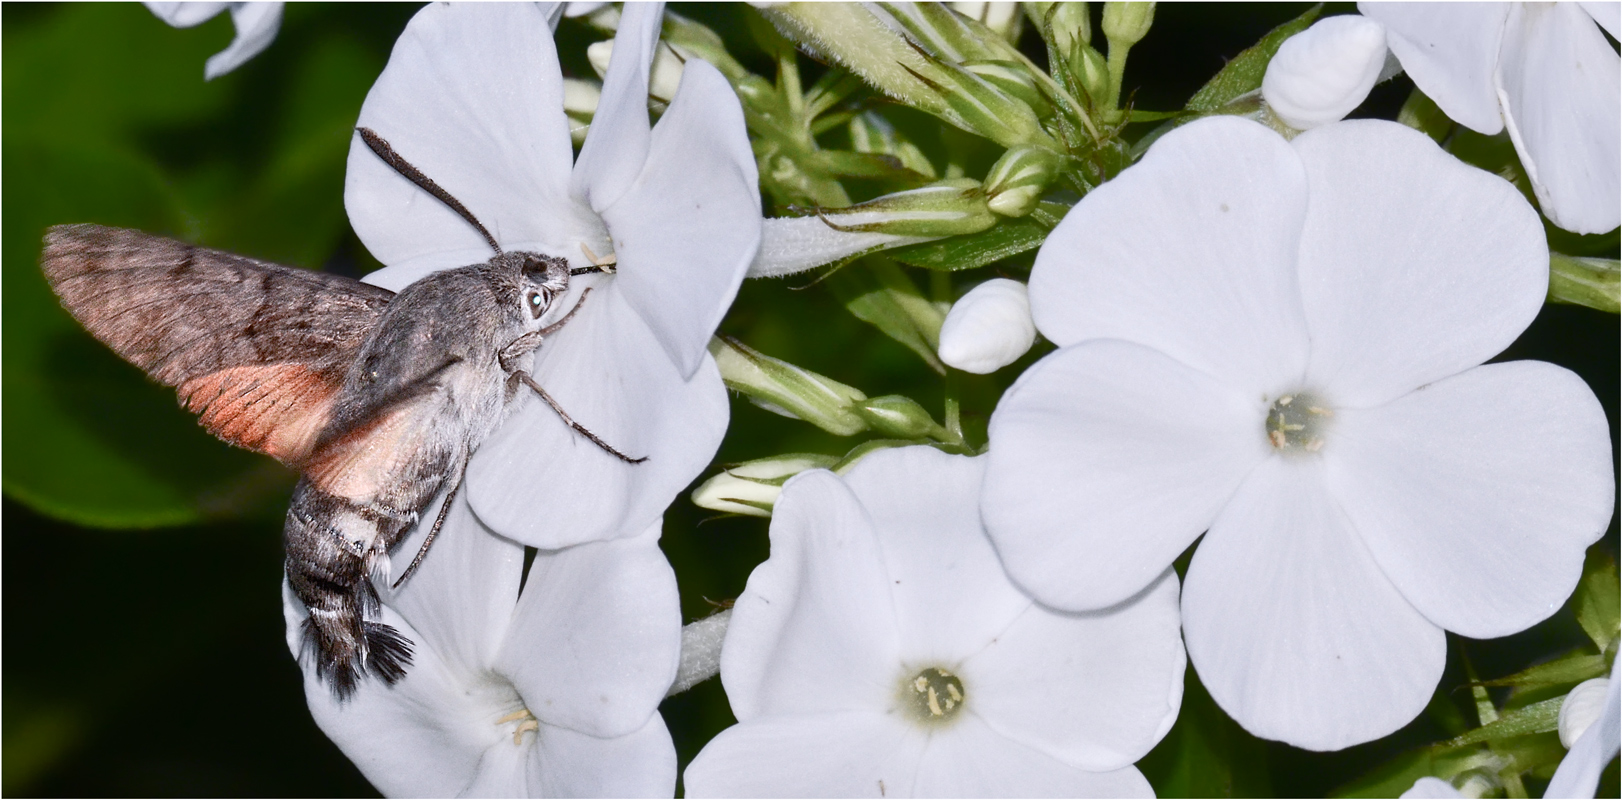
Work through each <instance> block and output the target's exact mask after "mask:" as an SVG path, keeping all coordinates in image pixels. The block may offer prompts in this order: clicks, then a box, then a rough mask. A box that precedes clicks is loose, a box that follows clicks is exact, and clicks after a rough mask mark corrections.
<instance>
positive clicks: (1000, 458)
mask: <svg viewBox="0 0 1622 800" xmlns="http://www.w3.org/2000/svg"><path fill="white" fill-rule="evenodd" d="M1266 410H1267V409H1266V406H1265V403H1264V399H1263V398H1262V396H1261V394H1260V391H1259V390H1258V392H1257V394H1256V395H1254V396H1252V395H1249V394H1248V393H1246V394H1241V393H1240V392H1239V391H1238V390H1235V389H1232V388H1230V387H1228V386H1227V385H1225V384H1222V383H1219V382H1217V381H1216V380H1213V379H1212V378H1210V377H1207V376H1206V375H1204V374H1201V373H1200V372H1198V371H1196V370H1193V369H1190V368H1188V367H1186V366H1184V365H1182V364H1180V363H1178V362H1177V361H1174V360H1172V359H1170V358H1168V357H1166V356H1165V355H1162V354H1161V353H1159V352H1157V351H1155V350H1151V349H1149V348H1147V347H1143V346H1141V345H1136V344H1131V343H1128V342H1121V341H1114V340H1105V341H1095V342H1088V343H1085V344H1079V345H1074V346H1071V347H1066V348H1064V349H1062V350H1060V351H1058V352H1057V353H1054V354H1052V355H1049V356H1048V357H1047V358H1044V359H1042V360H1041V361H1039V362H1037V363H1036V364H1035V365H1034V366H1032V367H1031V368H1030V369H1029V370H1026V372H1025V374H1024V375H1022V376H1020V379H1019V381H1018V382H1017V383H1015V384H1014V386H1013V388H1011V389H1009V390H1008V392H1007V393H1006V394H1004V395H1003V398H1002V400H1001V402H999V403H998V405H997V410H996V413H994V414H993V415H992V417H991V428H990V431H991V450H990V461H989V464H988V467H987V470H986V484H985V490H984V494H983V496H982V497H983V506H982V515H983V517H984V519H985V523H986V530H987V531H988V532H989V533H990V534H991V539H992V541H993V542H994V543H995V544H996V546H997V552H998V554H999V555H1001V556H1002V559H1003V565H1004V566H1005V567H1006V568H1007V569H1008V573H1009V575H1010V576H1011V577H1013V579H1014V581H1015V582H1016V583H1018V584H1019V585H1020V586H1022V587H1023V588H1025V589H1026V590H1027V591H1030V592H1032V593H1033V594H1035V595H1036V596H1037V598H1038V599H1040V600H1042V601H1043V602H1045V603H1048V604H1050V605H1053V606H1056V607H1058V608H1065V609H1073V610H1083V609H1097V608H1104V607H1107V606H1111V605H1114V604H1115V603H1118V602H1120V601H1122V600H1125V599H1126V598H1128V597H1131V596H1132V595H1134V594H1137V593H1138V592H1139V591H1140V590H1142V589H1143V588H1144V587H1145V586H1148V585H1149V584H1150V583H1151V582H1153V581H1154V580H1155V579H1156V578H1158V577H1159V576H1160V573H1161V572H1163V571H1165V569H1166V567H1167V566H1169V565H1170V564H1171V562H1172V561H1173V560H1174V559H1176V558H1177V556H1178V554H1179V553H1181V552H1183V550H1184V549H1186V548H1187V547H1188V545H1189V544H1190V543H1192V542H1193V541H1194V538H1195V537H1197V536H1199V535H1200V532H1201V531H1203V530H1205V528H1206V527H1207V526H1208V525H1210V524H1211V520H1212V519H1214V518H1215V517H1216V515H1217V512H1218V511H1220V510H1221V509H1222V506H1223V505H1224V504H1225V503H1227V502H1228V498H1229V497H1230V496H1231V495H1232V494H1233V491H1234V489H1235V488H1236V487H1237V486H1238V485H1239V482H1240V480H1241V479H1242V478H1243V477H1244V476H1245V473H1247V472H1249V471H1250V469H1251V468H1252V467H1253V466H1255V465H1256V463H1257V462H1259V461H1261V460H1262V459H1263V458H1265V457H1267V456H1268V455H1269V454H1270V453H1271V452H1272V448H1271V447H1270V446H1269V445H1268V443H1267V435H1266V431H1265V425H1264V422H1265V416H1266Z"/></svg>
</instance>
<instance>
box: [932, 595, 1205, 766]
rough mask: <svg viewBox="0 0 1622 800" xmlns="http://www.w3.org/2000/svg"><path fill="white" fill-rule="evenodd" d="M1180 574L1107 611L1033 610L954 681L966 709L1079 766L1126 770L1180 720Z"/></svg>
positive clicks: (1018, 739)
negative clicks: (958, 682) (961, 687)
mask: <svg viewBox="0 0 1622 800" xmlns="http://www.w3.org/2000/svg"><path fill="white" fill-rule="evenodd" d="M1177 595H1178V583H1177V574H1176V573H1175V572H1173V571H1172V570H1170V569H1167V570H1166V572H1165V574H1163V575H1162V576H1161V577H1160V579H1159V580H1158V581H1156V582H1155V583H1154V584H1153V585H1151V586H1150V587H1149V588H1148V589H1146V590H1144V591H1143V592H1142V593H1141V594H1139V595H1138V596H1137V597H1134V598H1133V599H1132V600H1129V601H1127V602H1125V603H1122V604H1120V605H1118V606H1115V607H1113V608H1110V609H1107V610H1104V611H1092V612H1085V613H1066V612H1060V611H1054V610H1052V609H1049V608H1047V607H1045V606H1041V605H1032V606H1030V607H1029V608H1028V609H1027V610H1026V611H1025V613H1024V614H1023V615H1022V616H1020V618H1019V619H1018V620H1016V621H1015V622H1014V624H1013V625H1011V626H1009V627H1008V629H1007V630H1004V631H1002V632H1001V633H1000V634H999V635H998V636H997V638H996V639H995V640H994V641H993V642H991V644H990V645H989V646H987V647H986V648H985V649H984V650H982V651H981V652H979V653H977V654H975V655H974V656H973V657H972V658H970V659H969V660H968V661H966V662H965V663H964V664H963V666H962V668H961V671H960V672H959V673H958V674H959V676H960V677H961V678H962V680H963V684H964V693H965V695H966V699H965V701H964V702H965V705H964V710H965V711H968V712H973V713H974V715H975V716H976V717H978V718H980V719H982V720H984V721H985V723H986V724H987V725H988V726H990V727H991V729H992V730H995V731H997V733H999V734H1001V735H1002V736H1004V737H1006V738H1007V739H1009V740H1011V741H1016V742H1020V743H1022V744H1024V745H1025V746H1028V747H1031V748H1034V749H1036V750H1040V751H1042V752H1044V753H1046V754H1047V755H1048V756H1050V757H1052V758H1054V759H1057V760H1059V761H1062V762H1064V763H1065V764H1069V765H1071V766H1073V767H1076V768H1079V769H1084V770H1091V771H1094V772H1101V771H1109V770H1116V769H1122V768H1126V767H1130V766H1131V765H1132V764H1133V763H1134V762H1136V761H1137V760H1138V759H1140V758H1142V757H1143V756H1144V755H1145V754H1147V753H1148V752H1149V750H1150V749H1152V748H1153V747H1154V746H1155V744H1156V743H1157V742H1159V741H1160V740H1161V738H1162V737H1164V736H1165V735H1166V732H1167V731H1169V730H1171V726H1172V724H1173V723H1174V722H1176V721H1177V712H1178V709H1179V708H1181V706H1182V699H1183V668H1184V666H1185V665H1186V663H1187V659H1186V658H1185V657H1184V653H1183V639H1182V636H1181V627H1180V625H1179V621H1180V614H1179V610H1178V597H1177Z"/></svg>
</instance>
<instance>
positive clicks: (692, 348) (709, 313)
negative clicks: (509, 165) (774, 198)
mask: <svg viewBox="0 0 1622 800" xmlns="http://www.w3.org/2000/svg"><path fill="white" fill-rule="evenodd" d="M598 119H601V117H600V116H599V117H598ZM602 213H603V221H605V222H606V223H608V227H609V230H610V233H611V234H612V235H613V239H614V251H615V253H616V254H617V256H618V258H619V277H618V279H617V281H616V282H617V284H618V286H619V287H620V290H621V291H622V292H623V293H624V295H625V299H626V300H627V301H629V302H630V304H631V306H632V307H633V308H635V309H636V310H637V313H639V314H641V315H642V319H643V320H644V321H645V322H647V324H648V327H649V328H650V329H652V331H653V334H654V336H655V337H656V338H657V339H658V340H659V344H660V345H662V346H663V347H664V351H665V352H666V353H667V354H669V356H670V360H671V361H674V362H675V363H676V365H677V366H678V367H680V368H681V374H682V377H683V378H689V377H692V375H693V372H694V371H696V370H697V369H698V366H699V364H700V363H701V362H702V361H703V360H704V358H705V355H704V354H705V347H707V346H708V345H709V341H710V335H711V334H713V333H715V329H716V327H717V326H718V325H720V324H721V317H723V316H725V315H726V312H727V308H728V307H730V306H731V305H732V298H733V296H734V295H736V294H737V293H738V284H740V283H742V282H743V276H744V273H745V272H746V271H747V270H748V269H749V263H750V262H751V261H753V260H754V258H755V250H756V248H758V247H759V246H760V188H759V185H758V179H757V176H756V174H755V157H754V154H753V153H752V152H751V151H750V149H749V136H748V134H747V133H746V132H745V129H744V124H743V110H742V108H741V107H740V106H739V105H738V96H737V95H736V94H734V93H733V91H732V87H731V85H729V84H728V83H727V80H726V78H724V77H722V75H721V73H720V72H718V71H717V70H716V69H715V68H714V67H712V66H710V65H709V64H706V63H704V62H703V61H699V60H696V59H695V60H693V61H692V62H690V63H688V65H687V69H686V71H685V72H684V77H683V78H682V82H681V90H680V91H678V92H677V93H676V98H675V100H674V101H672V102H671V104H670V108H669V109H668V110H667V111H666V112H665V115H664V117H662V118H661V119H660V120H659V125H658V126H657V127H655V128H654V129H653V140H652V143H651V144H650V145H649V147H648V156H647V166H646V168H645V169H643V170H642V173H641V174H640V175H638V176H636V180H635V181H634V182H633V183H631V185H630V186H629V188H627V189H626V190H625V191H624V193H623V195H622V196H621V197H620V198H619V199H618V200H616V201H615V202H614V204H613V205H611V206H609V207H607V208H605V209H603V212H602Z"/></svg>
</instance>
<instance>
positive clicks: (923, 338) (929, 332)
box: [827, 257, 946, 375]
mask: <svg viewBox="0 0 1622 800" xmlns="http://www.w3.org/2000/svg"><path fill="white" fill-rule="evenodd" d="M864 265H865V268H864ZM827 284H828V287H829V288H830V289H832V290H833V292H834V294H835V295H836V296H837V297H838V298H839V300H840V302H842V303H844V304H845V308H847V309H849V310H850V313H852V314H854V315H855V316H856V318H857V319H859V320H861V321H863V322H866V323H868V324H870V325H873V326H874V327H876V328H878V329H879V330H881V331H883V332H884V334H885V335H886V336H889V337H890V338H892V339H894V340H896V341H898V342H900V343H902V344H903V345H906V346H907V348H908V349H909V350H911V351H913V352H914V353H917V354H918V357H919V358H921V359H923V360H924V363H926V364H928V365H929V368H930V369H932V370H935V372H937V373H939V374H941V375H945V374H946V365H944V364H942V363H941V360H940V358H939V357H937V356H936V355H935V348H936V346H937V345H938V343H939V341H940V333H941V323H942V322H944V321H945V320H946V312H944V311H942V310H941V309H940V308H939V307H938V306H936V305H935V304H934V303H931V302H929V300H928V299H926V298H925V297H924V294H923V292H921V291H919V289H918V285H917V284H916V283H914V282H913V280H912V278H910V277H908V276H907V274H906V273H905V272H903V271H902V270H901V268H900V267H898V266H896V265H895V262H893V261H890V260H888V259H885V258H880V257H869V258H867V259H864V260H863V261H862V263H861V264H852V265H851V266H850V267H847V268H845V269H842V270H839V271H838V272H835V273H833V274H832V275H829V276H828V278H827Z"/></svg>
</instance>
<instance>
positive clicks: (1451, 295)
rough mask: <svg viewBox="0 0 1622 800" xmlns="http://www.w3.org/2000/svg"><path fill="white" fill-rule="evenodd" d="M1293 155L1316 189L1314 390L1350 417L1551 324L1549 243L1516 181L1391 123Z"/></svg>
mask: <svg viewBox="0 0 1622 800" xmlns="http://www.w3.org/2000/svg"><path fill="white" fill-rule="evenodd" d="M1293 145H1294V147H1295V149H1296V150H1297V151H1298V152H1299V153H1300V154H1301V160H1302V162H1303V163H1304V164H1305V165H1306V169H1307V179H1308V181H1309V182H1310V183H1311V187H1312V202H1311V204H1310V206H1309V207H1308V210H1307V219H1306V227H1305V229H1304V230H1303V232H1302V234H1301V294H1302V299H1303V301H1304V302H1305V304H1306V314H1307V324H1308V327H1309V328H1310V329H1311V331H1312V360H1311V365H1310V366H1309V367H1308V370H1307V380H1306V387H1307V388H1310V389H1312V390H1314V391H1316V392H1319V393H1320V394H1321V396H1322V397H1323V398H1324V399H1325V400H1326V401H1328V402H1330V403H1332V404H1333V405H1335V406H1336V407H1341V408H1344V407H1365V406H1371V405H1376V404H1379V403H1383V402H1386V401H1388V400H1390V399H1391V398H1393V397H1397V396H1399V395H1401V394H1403V393H1405V392H1408V391H1411V390H1412V389H1413V388H1414V387H1416V386H1420V385H1423V384H1426V383H1429V382H1431V381H1434V380H1437V379H1439V378H1445V377H1447V376H1449V375H1453V374H1456V373H1458V372H1460V371H1462V370H1465V369H1469V368H1470V367H1473V366H1475V365H1477V364H1480V363H1481V362H1483V361H1486V360H1487V359H1488V358H1490V357H1492V356H1493V355H1494V354H1496V353H1498V352H1499V351H1501V350H1503V349H1504V348H1505V347H1508V346H1509V344H1510V342H1513V341H1514V340H1515V337H1517V336H1519V335H1520V333H1521V331H1524V330H1526V326H1527V325H1529V324H1531V322H1532V319H1533V318H1534V317H1536V316H1537V313H1538V310H1539V309H1541V308H1542V307H1543V298H1544V295H1545V294H1546V293H1547V291H1548V283H1549V251H1548V246H1547V245H1546V244H1545V243H1544V238H1543V225H1542V223H1541V222H1540V221H1539V220H1538V216H1537V212H1535V211H1533V210H1532V207H1531V206H1530V205H1528V204H1527V202H1526V200H1525V198H1523V197H1522V196H1521V194H1520V193H1519V192H1517V191H1516V190H1515V188H1514V187H1513V186H1512V185H1510V183H1509V182H1508V181H1505V180H1503V179H1502V178H1499V177H1497V176H1496V175H1492V174H1490V173H1487V172H1483V171H1481V170H1479V169H1476V168H1474V167H1471V166H1467V165H1465V164H1464V163H1463V162H1461V161H1459V160H1458V159H1456V158H1454V157H1453V156H1451V155H1448V154H1447V153H1446V152H1443V151H1442V149H1441V148H1439V147H1437V146H1436V143H1435V142H1433V141H1431V140H1430V138H1429V137H1427V136H1425V135H1424V134H1422V133H1420V132H1418V131H1416V130H1413V129H1412V128H1409V127H1407V126H1405V125H1399V124H1397V123H1395V122H1386V121H1384V120H1348V121H1347V122H1346V123H1345V124H1343V125H1330V126H1325V127H1322V128H1318V129H1315V130H1311V131H1307V132H1306V133H1303V134H1301V135H1300V136H1298V137H1296V138H1295V140H1294V142H1293ZM1292 388H1295V387H1292Z"/></svg>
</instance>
